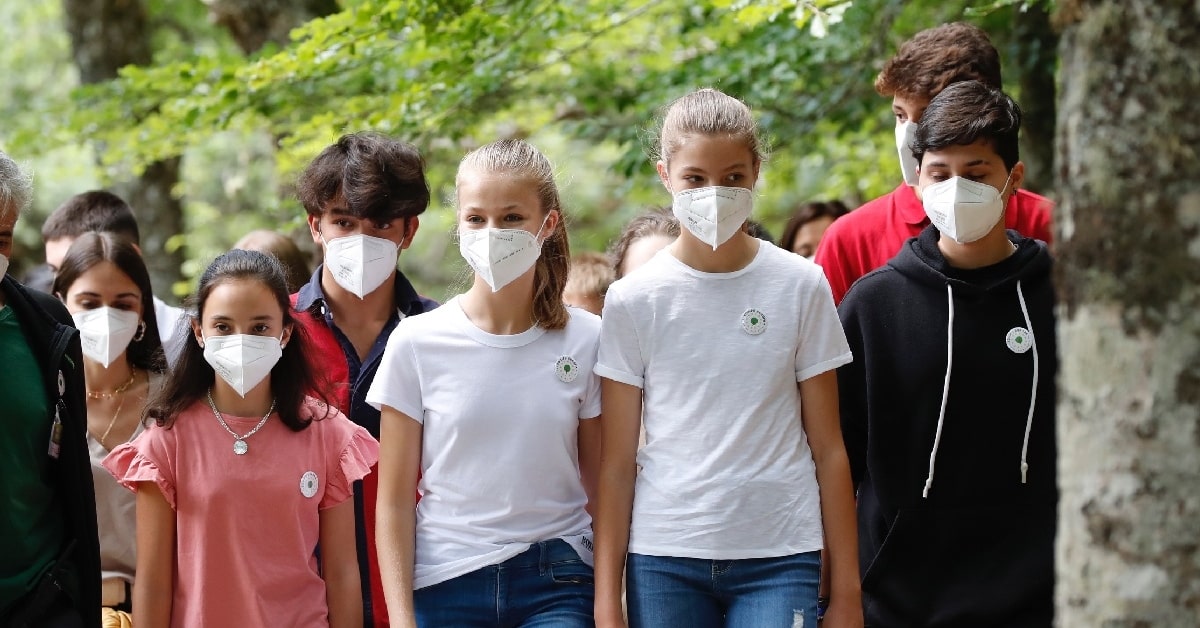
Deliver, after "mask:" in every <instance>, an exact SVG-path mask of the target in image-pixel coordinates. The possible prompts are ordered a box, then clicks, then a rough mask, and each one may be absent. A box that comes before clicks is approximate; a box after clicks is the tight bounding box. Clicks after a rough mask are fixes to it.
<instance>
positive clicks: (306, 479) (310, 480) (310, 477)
mask: <svg viewBox="0 0 1200 628" xmlns="http://www.w3.org/2000/svg"><path fill="white" fill-rule="evenodd" d="M319 484H320V482H318V481H317V474H316V472H313V471H305V472H304V475H302V476H300V494H301V495H303V496H305V497H308V498H310V499H311V498H312V497H314V496H315V495H316V494H317V487H318V485H319Z"/></svg>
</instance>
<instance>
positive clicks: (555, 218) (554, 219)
mask: <svg viewBox="0 0 1200 628" xmlns="http://www.w3.org/2000/svg"><path fill="white" fill-rule="evenodd" d="M560 220H562V214H561V213H560V212H559V211H558V210H557V209H552V210H550V213H549V214H546V226H545V227H543V228H542V232H543V233H544V234H545V235H544V236H543V237H542V242H545V241H546V240H549V239H550V237H551V236H553V235H554V232H555V231H556V230H557V229H558V223H559V221H560Z"/></svg>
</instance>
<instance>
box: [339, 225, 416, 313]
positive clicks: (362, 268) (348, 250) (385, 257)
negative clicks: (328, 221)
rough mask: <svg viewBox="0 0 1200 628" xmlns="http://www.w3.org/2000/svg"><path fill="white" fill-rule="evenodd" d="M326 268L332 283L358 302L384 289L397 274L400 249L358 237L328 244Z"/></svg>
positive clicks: (389, 241)
mask: <svg viewBox="0 0 1200 628" xmlns="http://www.w3.org/2000/svg"><path fill="white" fill-rule="evenodd" d="M321 240H322V241H324V242H325V267H326V268H328V269H329V274H330V275H332V276H333V280H334V281H336V282H337V284H338V285H339V286H341V287H343V288H345V289H346V290H348V291H350V292H351V293H353V294H354V295H355V296H357V297H358V298H360V299H361V298H363V297H364V296H366V295H368V294H370V293H371V292H373V291H374V290H375V289H376V288H378V287H379V286H382V285H383V282H385V281H387V279H388V277H391V276H392V272H393V271H395V270H396V258H397V257H399V255H400V247H399V246H398V245H397V244H396V243H395V242H392V241H391V240H385V239H383V238H376V237H373V236H369V235H365V234H362V233H360V234H358V235H352V236H345V237H342V238H334V239H332V240H328V241H326V240H325V237H324V236H321Z"/></svg>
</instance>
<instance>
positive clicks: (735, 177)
mask: <svg viewBox="0 0 1200 628" xmlns="http://www.w3.org/2000/svg"><path fill="white" fill-rule="evenodd" d="M745 179H746V175H744V174H742V173H740V172H735V173H733V174H731V175H729V176H727V177H725V180H726V181H729V182H730V183H738V182H741V181H744V180H745Z"/></svg>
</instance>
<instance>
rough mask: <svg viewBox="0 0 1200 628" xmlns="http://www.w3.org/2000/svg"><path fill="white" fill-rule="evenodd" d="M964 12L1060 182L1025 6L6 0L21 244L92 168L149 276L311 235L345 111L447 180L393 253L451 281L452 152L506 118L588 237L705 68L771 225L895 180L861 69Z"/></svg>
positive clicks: (1042, 31) (703, 80)
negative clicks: (663, 117) (30, 188)
mask: <svg viewBox="0 0 1200 628" xmlns="http://www.w3.org/2000/svg"><path fill="white" fill-rule="evenodd" d="M955 19H967V20H970V21H973V22H975V23H978V24H979V25H980V26H982V27H983V28H984V29H985V30H987V31H988V32H989V33H991V34H992V36H993V38H994V40H995V42H996V45H997V47H998V48H1000V49H1001V54H1002V56H1003V57H1004V64H1005V65H1004V67H1005V69H1006V78H1007V79H1008V84H1007V88H1008V89H1009V90H1010V91H1011V92H1012V93H1014V94H1015V95H1017V96H1018V98H1019V99H1020V101H1021V102H1022V104H1023V105H1024V106H1025V107H1026V108H1027V109H1030V110H1031V111H1037V112H1040V113H1039V116H1040V117H1042V118H1044V119H1043V120H1039V121H1037V122H1035V124H1040V125H1041V127H1040V128H1041V129H1042V130H1041V131H1040V132H1036V133H1029V134H1027V135H1028V137H1029V138H1030V140H1031V141H1030V143H1029V145H1027V146H1026V147H1025V150H1026V153H1025V155H1026V157H1027V159H1030V160H1031V162H1033V163H1036V164H1038V167H1036V168H1031V171H1032V172H1031V177H1030V178H1031V182H1032V183H1033V185H1034V187H1035V188H1036V189H1040V190H1041V191H1043V192H1045V193H1048V194H1050V195H1053V190H1051V189H1049V185H1048V184H1046V183H1045V182H1047V181H1050V180H1051V172H1052V171H1051V169H1050V167H1049V164H1050V161H1051V159H1052V155H1053V145H1052V142H1053V128H1054V120H1053V112H1054V108H1053V103H1054V92H1053V89H1054V75H1055V69H1056V65H1057V55H1056V52H1055V50H1056V48H1055V47H1056V45H1057V41H1056V36H1055V35H1054V33H1053V31H1052V30H1051V29H1050V28H1049V21H1048V18H1047V15H1046V12H1045V10H1044V9H1043V8H1042V7H1041V6H1040V5H1038V4H1031V3H1027V2H1018V1H1015V0H999V1H997V0H990V1H985V2H979V1H975V2H971V1H967V0H959V1H957V2H954V1H952V2H942V1H932V0H920V1H914V2H901V1H898V0H857V1H855V2H853V3H850V2H844V1H840V0H816V1H812V2H808V1H801V2H797V1H795V0H763V1H760V2H748V1H746V0H702V1H698V2H688V3H682V2H677V1H668V0H633V1H629V2H615V1H612V0H580V1H578V2H545V1H542V0H506V1H502V2H469V1H463V0H451V1H435V0H405V1H399V0H342V1H340V2H338V1H335V0H269V1H260V0H204V1H203V2H201V1H200V0H63V2H62V3H61V4H60V3H5V4H4V6H3V7H2V8H0V24H5V25H8V26H0V28H3V29H6V31H7V32H6V33H5V35H6V40H7V41H9V42H10V46H12V47H10V49H9V51H8V54H6V55H4V56H3V58H0V68H3V69H4V70H5V75H6V76H10V77H13V78H12V80H11V81H10V83H9V86H10V90H9V94H8V95H7V96H0V113H2V114H3V116H4V119H5V120H6V124H5V125H4V127H3V128H0V145H2V146H3V147H4V148H5V149H6V150H8V151H9V152H10V153H12V154H14V155H15V156H17V157H18V158H21V159H28V160H31V161H32V163H33V166H34V167H35V169H36V170H37V172H38V174H39V176H38V179H37V181H38V186H39V188H38V195H37V202H38V205H37V207H36V208H35V210H34V212H32V214H31V216H30V217H29V218H28V219H24V220H22V221H21V223H22V224H21V225H19V227H20V234H19V236H20V239H21V243H22V245H23V246H24V247H25V249H24V251H23V253H22V254H21V255H20V256H19V257H18V261H19V263H21V264H25V265H29V264H31V263H36V262H37V261H38V260H39V259H40V255H39V254H38V252H39V249H40V245H39V242H38V238H37V228H38V226H39V225H40V222H41V217H43V216H44V215H45V214H46V213H48V212H49V211H50V210H52V209H53V208H54V207H55V206H57V205H58V204H59V203H60V202H61V201H62V200H64V199H65V198H66V197H68V196H70V195H71V194H73V193H75V192H78V191H82V190H84V189H87V188H89V187H95V186H105V187H112V188H114V189H115V190H116V191H118V192H119V193H121V194H123V195H125V196H127V198H128V199H129V200H130V201H131V203H132V204H133V206H134V208H135V211H136V212H138V216H139V220H140V221H141V223H142V227H143V231H144V235H143V238H144V240H145V241H146V245H147V246H146V248H147V250H148V251H150V252H151V255H149V258H150V260H151V263H152V270H153V271H154V275H155V280H156V286H158V288H157V289H158V291H159V292H163V293H167V292H168V290H170V291H173V292H174V294H175V295H180V294H183V293H186V291H187V286H188V280H190V279H191V278H192V277H193V276H194V275H195V274H196V273H197V272H198V271H199V270H200V269H201V268H202V267H203V266H204V265H205V264H206V263H207V262H208V260H210V259H212V257H213V256H215V255H216V254H217V253H219V252H220V251H222V250H224V249H226V248H227V247H228V246H229V245H230V244H232V243H233V242H234V241H235V240H237V238H238V237H240V236H241V235H242V234H243V233H245V232H246V231H249V230H251V229H254V228H260V227H266V228H273V229H278V230H281V231H284V232H287V233H290V234H292V235H295V236H296V237H297V240H298V241H299V242H300V243H301V244H302V245H303V246H306V247H309V248H310V249H311V241H310V240H309V238H308V236H307V233H306V232H305V230H304V229H303V225H302V213H303V212H302V210H301V209H300V208H299V207H298V205H297V203H296V201H295V199H294V197H293V194H292V189H291V184H292V181H293V180H294V178H295V176H296V174H297V173H298V171H299V170H300V169H301V168H303V166H304V164H305V163H306V162H307V161H308V160H309V159H311V158H312V156H313V155H315V153H316V152H317V151H319V150H320V149H321V148H322V147H324V146H325V145H327V144H328V143H330V142H331V141H332V140H333V139H335V138H336V137H337V136H338V135H340V134H342V133H345V132H348V131H356V130H362V129H375V130H379V131H382V132H385V133H388V134H391V135H394V136H397V137H400V138H403V139H406V140H408V141H411V142H413V143H414V144H416V145H417V146H418V147H419V148H420V149H421V151H422V152H423V153H424V154H425V155H426V156H427V160H428V163H429V168H430V172H429V178H430V183H431V185H432V186H434V188H435V190H436V193H435V203H434V206H433V207H431V208H430V211H429V212H428V214H427V215H426V216H425V217H424V218H423V220H422V229H421V233H420V235H419V236H418V238H417V241H416V244H415V245H414V247H413V249H412V250H410V251H406V252H405V254H404V259H403V261H402V262H401V267H402V268H403V269H404V270H405V272H406V274H408V275H409V276H410V277H411V278H412V279H413V280H414V281H415V282H416V283H417V284H418V286H419V287H420V288H421V289H423V290H424V291H426V292H427V293H429V294H431V295H432V296H434V297H437V298H442V297H445V296H446V295H447V294H448V293H452V292H454V291H456V290H457V289H458V287H459V286H458V285H456V282H457V278H458V277H460V276H461V275H462V273H463V269H464V268H465V265H463V264H461V263H460V261H459V260H458V259H457V255H454V254H446V252H447V251H451V252H452V251H453V248H452V242H451V240H450V232H451V229H452V224H453V220H452V212H450V211H448V208H449V200H450V198H451V196H452V193H453V174H454V169H455V167H456V165H457V161H458V159H459V158H460V157H461V155H462V154H463V153H465V152H466V151H467V150H469V149H470V148H472V147H474V146H477V145H479V144H481V143H484V142H487V141H490V140H492V139H495V138H497V137H525V138H529V139H530V140H532V141H533V142H534V143H535V144H537V145H538V146H539V147H540V148H542V149H543V150H544V151H545V152H546V153H547V154H548V155H549V156H550V157H551V159H553V160H554V162H555V163H556V165H557V166H558V168H559V170H560V172H561V177H560V185H561V188H562V191H563V194H564V196H565V199H566V201H567V207H568V211H569V212H570V220H571V223H570V225H571V235H572V240H573V245H574V246H575V247H576V249H578V250H583V249H590V250H602V249H603V248H604V247H605V246H606V244H607V242H608V241H609V240H610V239H611V238H612V237H613V235H615V233H616V231H617V230H618V229H619V228H620V226H621V224H623V223H624V222H625V221H626V220H627V219H628V218H630V217H631V216H633V215H634V214H636V213H638V212H639V211H640V210H642V209H643V208H644V207H646V206H647V205H651V204H664V203H669V200H670V199H669V197H668V196H667V195H666V193H665V192H664V191H663V190H662V189H661V187H660V186H659V185H658V183H657V180H656V178H655V176H654V170H653V167H652V162H651V160H650V158H649V156H648V154H649V152H650V148H651V147H650V144H651V139H652V137H653V127H654V122H655V116H656V114H657V113H658V110H659V109H660V108H661V107H662V106H663V105H664V104H666V103H667V102H669V101H670V100H671V99H673V98H675V97H677V96H679V95H681V94H683V93H685V92H687V91H689V90H691V89H694V88H696V87H701V86H715V87H718V88H720V89H722V90H725V91H727V92H729V93H731V94H734V95H736V96H738V97H740V98H742V99H743V100H745V101H746V102H747V103H749V104H750V105H751V106H752V107H753V108H754V109H755V110H756V111H757V112H758V113H759V116H760V120H761V123H762V127H763V129H764V131H765V132H766V133H767V135H768V137H769V139H770V142H771V146H772V154H771V158H770V162H769V164H768V166H767V168H766V169H765V170H764V180H763V182H762V185H761V196H760V200H759V203H758V205H757V208H756V217H757V218H758V219H759V220H760V221H761V222H763V223H764V224H765V225H766V227H767V228H768V230H769V231H771V232H772V233H773V234H775V235H778V234H779V232H780V231H781V229H782V224H783V222H784V220H786V217H787V215H788V214H789V212H790V211H791V209H792V208H793V207H794V206H795V205H796V204H797V203H799V202H801V201H804V200H809V199H814V198H839V199H842V200H844V201H846V202H847V204H848V205H850V206H852V207H853V206H857V205H858V204H859V203H861V202H862V201H864V200H867V199H870V198H872V197H874V196H876V195H878V194H881V193H883V192H885V191H887V190H889V189H891V187H893V186H894V185H895V184H896V182H897V177H896V176H895V175H896V173H895V171H896V163H895V162H896V157H895V149H894V148H893V143H892V142H893V139H892V132H891V128H892V125H893V122H892V119H891V114H890V106H889V103H888V102H887V101H886V100H884V99H882V98H880V97H879V96H878V95H876V94H875V92H874V90H873V88H872V81H873V79H874V76H875V74H876V73H877V71H878V69H879V67H880V66H881V64H882V63H883V61H884V60H886V59H887V57H889V56H890V55H891V54H892V53H893V52H894V51H895V49H896V47H897V46H898V45H899V43H900V42H902V41H903V40H904V39H906V38H908V37H909V36H911V35H912V34H913V33H915V32H916V31H918V30H921V29H924V28H927V27H929V26H933V25H936V24H940V23H942V22H946V21H950V20H955ZM1030 33H1033V35H1031V34H1030ZM118 74H119V76H118ZM114 77H117V78H115V79H114ZM1037 156H1040V157H1037ZM1043 171H1044V172H1043Z"/></svg>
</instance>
